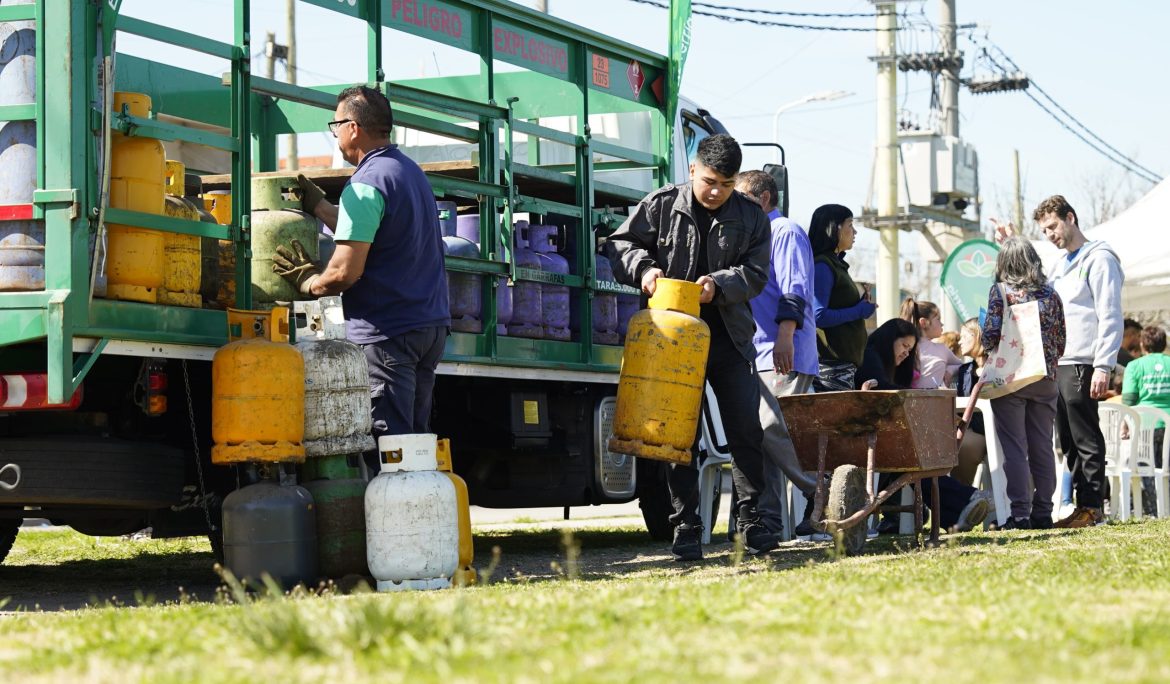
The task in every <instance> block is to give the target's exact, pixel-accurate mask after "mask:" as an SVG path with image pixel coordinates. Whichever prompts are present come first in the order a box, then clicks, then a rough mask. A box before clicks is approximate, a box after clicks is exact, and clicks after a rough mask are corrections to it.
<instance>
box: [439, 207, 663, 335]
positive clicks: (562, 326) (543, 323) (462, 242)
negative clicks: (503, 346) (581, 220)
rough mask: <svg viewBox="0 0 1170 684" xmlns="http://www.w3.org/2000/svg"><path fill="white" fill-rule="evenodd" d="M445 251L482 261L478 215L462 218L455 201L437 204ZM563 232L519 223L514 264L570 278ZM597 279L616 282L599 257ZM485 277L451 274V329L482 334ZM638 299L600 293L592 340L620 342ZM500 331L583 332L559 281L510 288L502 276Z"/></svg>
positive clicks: (523, 283) (498, 311) (514, 233)
mask: <svg viewBox="0 0 1170 684" xmlns="http://www.w3.org/2000/svg"><path fill="white" fill-rule="evenodd" d="M437 205H438V210H439V225H440V227H441V229H442V231H443V249H444V251H445V253H447V254H449V255H451V256H458V257H466V258H472V259H477V258H479V257H480V254H481V251H480V215H479V214H458V212H457V207H456V205H455V203H454V202H445V201H439V202H437ZM565 235H566V231H565V229H563V228H562V227H561V226H556V225H539V224H532V223H530V222H529V221H526V220H519V221H516V222H515V223H514V224H513V226H512V236H513V241H512V242H513V250H514V253H515V257H516V265H517V266H518V267H520V268H526V269H530V270H533V271H544V272H547V273H552V274H557V275H570V274H572V272H573V269H572V268H571V266H570V262H569V260H568V259H566V258H565V256H563V255H562V254H561V253H560V252H561V251H562V250H563V249H564V247H565V246H566V245H565V244H564V242H565V240H564V239H563V238H564V236H565ZM595 262H596V277H597V280H599V281H603V282H613V280H614V276H613V270H612V268H611V267H610V264H609V260H608V259H607V258H605V257H604V256H602V255H601V254H597V255H595ZM481 283H482V280H481V276H478V275H473V274H467V273H458V272H451V271H449V272H448V274H447V286H448V288H447V289H448V292H449V293H450V300H451V329H452V330H456V331H459V332H470V333H478V332H482V331H483V294H482V293H483V289H482V285H481ZM639 306H640V300H639V297H638V295H631V294H616V293H613V292H606V291H604V290H602V291H598V292H596V293H595V294H594V296H593V301H592V304H591V308H592V314H593V316H592V317H593V326H592V328H593V329H592V341H593V342H594V343H597V344H621V343H622V341H623V340H624V339H625V335H626V326H627V324H628V323H629V320H630V317H631V316H633V315H634V312H636V311H637V310H638V308H639ZM496 333H497V334H498V335H508V336H512V337H528V338H534V339H546V340H561V341H569V340H571V339H572V337H573V333H578V334H579V333H580V324H579V316H578V315H577V311H576V310H575V309H574V308H573V307H572V306H571V297H570V292H569V288H568V287H567V286H565V285H558V284H556V283H538V282H532V281H526V280H519V281H516V282H514V283H511V284H509V283H508V279H507V278H504V277H501V278H499V280H498V282H497V286H496Z"/></svg>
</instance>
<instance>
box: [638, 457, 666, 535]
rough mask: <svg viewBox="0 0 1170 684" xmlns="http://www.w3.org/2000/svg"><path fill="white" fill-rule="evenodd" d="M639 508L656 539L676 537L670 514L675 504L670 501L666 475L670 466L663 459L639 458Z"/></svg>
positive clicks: (648, 528) (647, 527)
mask: <svg viewBox="0 0 1170 684" xmlns="http://www.w3.org/2000/svg"><path fill="white" fill-rule="evenodd" d="M637 468H638V508H640V509H642V519H643V520H644V521H645V522H646V530H647V531H648V532H649V533H650V538H651V539H653V540H655V541H670V540H671V539H672V538H673V537H674V525H672V524H671V523H670V516H671V514H672V513H674V506H673V505H672V504H671V503H670V488H669V487H668V486H667V484H666V476H667V473H668V472H669V468H670V466H669V465H668V464H666V463H663V462H661V461H649V460H646V459H642V458H640V459H638V463H637Z"/></svg>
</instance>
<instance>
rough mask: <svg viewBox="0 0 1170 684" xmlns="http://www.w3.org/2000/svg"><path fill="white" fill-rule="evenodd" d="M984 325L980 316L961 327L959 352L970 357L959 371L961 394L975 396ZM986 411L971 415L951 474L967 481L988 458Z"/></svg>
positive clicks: (957, 385)
mask: <svg viewBox="0 0 1170 684" xmlns="http://www.w3.org/2000/svg"><path fill="white" fill-rule="evenodd" d="M982 336H983V328H982V327H980V325H979V319H978V318H969V319H967V320H966V321H964V322H963V326H962V328H960V330H959V349H958V350H957V351H958V354H960V355H962V356H965V357H967V358H969V359H970V361H967V362H965V363H963V365H961V366H959V370H957V371H956V372H955V377H954V386H955V392H956V393H957V394H958V395H959V396H960V397H969V396H971V391H972V390H973V389H974V388H975V383H977V382H979V374H980V373H982V372H983V361H984V358H985V356H986V355H985V354H984V353H983V343H982V341H981V340H980V338H981V337H982ZM983 430H984V428H983V414H982V413H979V412H976V413H975V415H973V416H971V424H970V425H969V426H967V432H966V433H965V434H964V435H963V443H962V444H960V445H959V465H957V466H955V469H954V470H952V471H951V476H952V477H954V478H955V479H956V480H958V481H959V482H962V483H964V484H969V485H973V484H975V471H976V470H978V468H979V464H980V463H982V462H983V460H984V459H985V458H987V438H986V437H985V436H984V432H983Z"/></svg>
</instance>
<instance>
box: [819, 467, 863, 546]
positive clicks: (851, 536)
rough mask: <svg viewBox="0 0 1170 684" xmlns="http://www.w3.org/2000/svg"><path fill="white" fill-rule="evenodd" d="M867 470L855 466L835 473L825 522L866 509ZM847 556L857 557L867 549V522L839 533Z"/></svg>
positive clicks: (830, 488) (841, 518) (830, 486)
mask: <svg viewBox="0 0 1170 684" xmlns="http://www.w3.org/2000/svg"><path fill="white" fill-rule="evenodd" d="M865 502H866V488H865V470H864V469H862V468H858V467H857V466H855V465H843V466H840V467H838V468H837V469H836V470H834V471H833V480H832V482H830V484H829V504H828V508H827V509H826V510H825V520H844V519H846V518H848V517H849V516H851V515H853V514H854V513H856V512H857V511H860V510H862V509H863V508H865ZM838 532H839V533H840V535H841V545H842V546H843V548H844V550H845V555H847V556H856V555H858V554H860V553H861V551H862V549H863V548H864V547H865V521H864V520H863V521H861V522H860V523H858V524H856V525H854V526H852V527H850V528H847V529H844V530H839V531H838Z"/></svg>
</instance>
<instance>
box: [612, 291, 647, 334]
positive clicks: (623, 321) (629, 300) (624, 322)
mask: <svg viewBox="0 0 1170 684" xmlns="http://www.w3.org/2000/svg"><path fill="white" fill-rule="evenodd" d="M641 308H642V298H641V297H639V296H638V295H631V294H620V295H618V296H617V315H618V326H617V330H618V337H619V338H621V341H622V342H625V341H626V326H628V325H629V324H630V319H631V318H633V317H634V314H636V313H638V310H639V309H641Z"/></svg>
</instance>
